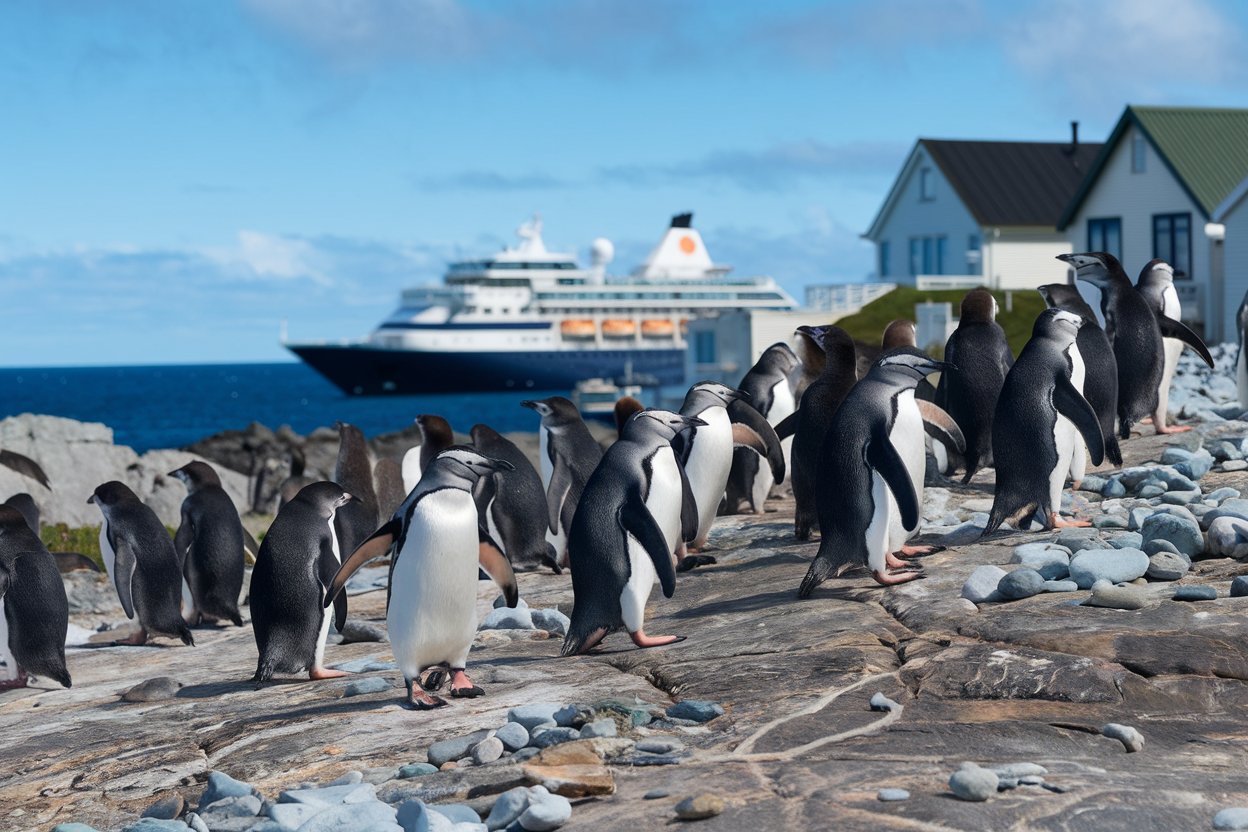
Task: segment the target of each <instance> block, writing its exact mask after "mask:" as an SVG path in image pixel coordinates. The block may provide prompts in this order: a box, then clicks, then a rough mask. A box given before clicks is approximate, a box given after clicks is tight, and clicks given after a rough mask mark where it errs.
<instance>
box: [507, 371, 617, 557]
mask: <svg viewBox="0 0 1248 832" xmlns="http://www.w3.org/2000/svg"><path fill="white" fill-rule="evenodd" d="M520 404H521V405H523V406H524V407H527V408H529V409H530V410H533V411H536V412H537V414H538V415H539V416H541V417H542V424H541V427H540V428H539V430H538V456H539V457H540V460H541V463H542V484H543V485H544V486H545V487H546V504H547V511H548V523H549V532H548V533H547V535H546V539H547V540H548V541H550V544H551V546H552V547H553V548H554V550H555V562H556V563H557V564H558V565H559V566H560V567H561V568H562V567H565V566H567V565H568V534H569V530H570V529H571V528H572V518H573V516H574V515H575V514H576V507H577V505H578V504H579V502H580V499H581V491H582V490H583V489H584V488H585V483H586V482H587V481H588V480H589V476H590V474H592V473H593V472H594V469H595V468H596V467H597V466H598V463H599V461H601V459H602V446H601V445H599V444H598V442H597V441H596V440H595V439H594V437H593V434H591V433H590V432H589V428H588V427H586V426H585V420H584V419H582V418H581V413H580V411H579V410H577V409H576V405H574V404H572V402H571V401H569V400H568V399H565V398H564V397H563V396H552V397H551V398H549V399H541V400H538V401H523V402H520Z"/></svg>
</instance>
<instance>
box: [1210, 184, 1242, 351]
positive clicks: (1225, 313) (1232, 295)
mask: <svg viewBox="0 0 1248 832" xmlns="http://www.w3.org/2000/svg"><path fill="white" fill-rule="evenodd" d="M1222 224H1223V225H1224V226H1226V241H1225V242H1224V243H1223V244H1222V258H1223V261H1222V262H1223V265H1224V267H1225V271H1224V274H1225V275H1226V302H1225V303H1223V304H1222V308H1221V310H1216V311H1219V312H1220V314H1221V318H1222V337H1221V340H1223V341H1234V340H1235V339H1236V337H1237V336H1236V333H1237V332H1238V325H1237V323H1236V320H1235V317H1236V315H1237V314H1238V313H1239V305H1240V304H1241V303H1243V301H1244V295H1245V294H1248V199H1242V200H1240V202H1239V204H1238V205H1237V206H1235V208H1234V209H1233V210H1232V211H1231V213H1230V214H1228V215H1227V216H1226V218H1225V219H1224V220H1223V221H1222Z"/></svg>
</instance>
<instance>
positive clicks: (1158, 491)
mask: <svg viewBox="0 0 1248 832" xmlns="http://www.w3.org/2000/svg"><path fill="white" fill-rule="evenodd" d="M1165 493H1166V487H1165V486H1164V485H1157V484H1155V483H1148V484H1147V485H1145V486H1144V487H1142V488H1141V489H1140V490H1139V492H1138V494H1139V496H1140V497H1142V498H1143V499H1145V500H1151V499H1153V498H1154V497H1160V496H1161V495H1162V494H1165Z"/></svg>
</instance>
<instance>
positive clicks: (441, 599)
mask: <svg viewBox="0 0 1248 832" xmlns="http://www.w3.org/2000/svg"><path fill="white" fill-rule="evenodd" d="M477 543H478V539H477V507H476V504H475V503H474V502H473V500H472V495H470V494H468V493H467V492H466V491H460V490H459V489H454V488H447V489H443V490H441V491H438V492H435V493H433V494H430V495H429V496H427V497H425V498H423V499H422V500H421V501H420V502H419V503H418V504H417V505H416V509H415V511H414V512H413V513H412V518H411V521H410V522H409V523H408V527H407V536H406V538H405V539H404V541H403V549H402V551H400V552H399V553H398V560H397V561H396V562H395V564H394V576H393V578H392V579H391V584H390V609H389V610H388V611H387V612H386V628H387V630H388V631H389V634H390V647H391V650H392V651H393V652H394V659H395V662H397V663H398V665H399V670H401V671H402V672H403V676H404V678H406V679H416V678H418V677H419V676H420V672H421V671H422V670H424V669H425V668H427V667H430V666H432V665H435V664H439V663H441V662H449V663H450V664H451V666H453V667H463V666H464V662H465V661H466V660H467V658H468V650H469V648H471V647H472V639H473V636H475V635H476V632H477V553H478V547H477Z"/></svg>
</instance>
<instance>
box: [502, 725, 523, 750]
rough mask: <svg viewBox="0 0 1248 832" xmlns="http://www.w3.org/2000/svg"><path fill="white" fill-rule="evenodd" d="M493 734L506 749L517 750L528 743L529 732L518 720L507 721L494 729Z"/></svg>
mask: <svg viewBox="0 0 1248 832" xmlns="http://www.w3.org/2000/svg"><path fill="white" fill-rule="evenodd" d="M494 736H495V737H497V738H498V740H499V741H500V742H501V743H502V744H503V748H506V749H507V750H508V751H519V750H520V749H521V748H524V747H525V746H526V745H528V744H529V732H528V730H527V729H526V728H525V727H524V726H523V725H521V724H520V723H518V722H508V723H507V724H506V725H504V726H503V727H502V728H499V729H498V730H497V731H495V732H494Z"/></svg>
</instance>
